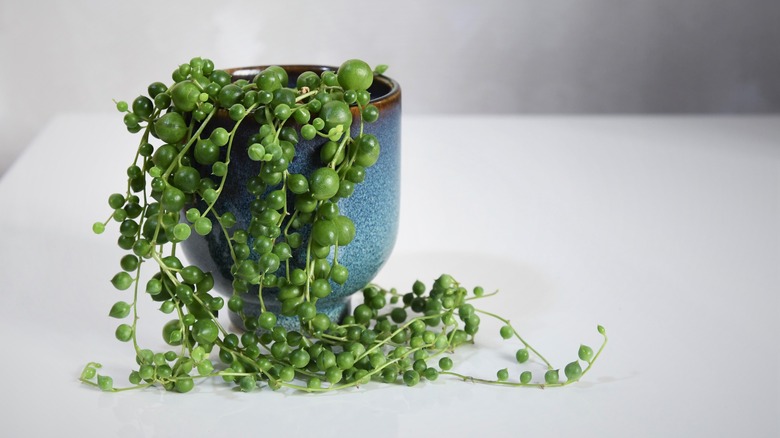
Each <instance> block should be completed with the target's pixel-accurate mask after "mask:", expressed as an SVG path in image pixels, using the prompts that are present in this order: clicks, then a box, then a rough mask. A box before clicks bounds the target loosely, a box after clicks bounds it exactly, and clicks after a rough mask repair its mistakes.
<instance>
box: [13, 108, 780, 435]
mask: <svg viewBox="0 0 780 438" xmlns="http://www.w3.org/2000/svg"><path fill="white" fill-rule="evenodd" d="M135 142H136V138H135V136H131V135H129V134H127V133H126V132H125V131H124V129H123V127H122V122H121V116H120V115H119V114H108V115H63V116H60V117H58V118H56V119H54V120H53V121H51V123H49V124H48V125H46V126H44V127H42V130H41V133H40V135H39V136H38V137H37V139H36V140H35V141H34V142H33V144H32V145H30V147H29V148H28V149H27V151H26V153H25V154H24V155H23V156H22V157H21V158H20V159H19V161H18V162H17V163H15V165H14V166H13V167H12V168H11V169H10V170H9V172H8V173H7V174H6V175H5V176H4V177H3V179H2V180H0V206H2V207H1V210H0V211H2V214H1V215H0V227H1V229H2V230H3V238H2V245H1V246H0V278H2V291H3V299H2V305H0V333H2V335H3V336H2V339H3V351H4V354H3V359H2V361H0V375H1V376H3V389H2V391H0V400H2V403H3V407H2V409H0V419H1V421H0V429H2V431H3V432H2V435H3V436H50V435H54V434H61V433H62V432H65V431H67V432H71V431H72V432H74V433H78V435H79V436H85V437H91V436H122V437H125V436H190V437H197V436H226V435H227V434H228V433H230V432H237V433H250V434H251V435H252V436H255V435H257V436H259V435H260V434H262V435H263V436H272V435H271V434H276V433H280V434H281V433H283V434H286V435H288V436H299V435H304V434H312V433H316V436H319V437H324V436H337V435H338V436H352V435H369V436H375V437H384V436H412V435H413V434H414V435H415V436H418V435H421V434H424V435H425V436H469V435H474V434H479V435H478V436H485V437H487V436H491V437H493V436H512V437H515V436H521V435H526V436H574V435H575V434H576V435H577V436H594V437H596V436H598V437H627V436H632V437H658V436H681V437H690V436H778V433H780V420H779V418H780V378H779V377H778V372H777V364H778V363H780V361H779V360H778V359H780V357H779V356H780V354H779V353H780V347H779V345H780V343H778V336H777V334H778V333H779V331H778V328H780V327H778V322H777V318H776V316H777V314H778V310H780V298H778V296H780V227H778V225H780V117H738V118H732V117H520V116H502V117H498V116H495V117H492V116H491V117H488V116H480V117H449V116H448V117H411V116H410V117H407V118H405V119H404V121H403V174H402V175H403V176H402V178H403V183H402V185H403V188H402V209H401V227H400V234H399V237H398V241H397V244H396V247H395V251H394V253H393V256H392V259H391V260H390V262H389V263H388V264H387V265H386V267H385V268H384V269H383V271H382V272H381V273H380V275H379V277H378V278H377V282H378V283H380V284H383V285H386V286H397V287H399V288H409V287H410V286H411V284H412V282H413V281H414V280H415V279H417V278H420V279H422V280H426V281H430V280H432V279H433V278H434V277H436V276H437V275H438V274H440V273H442V272H448V273H450V274H452V275H453V276H455V277H456V278H457V279H459V280H460V281H461V282H462V283H464V284H465V285H470V286H474V285H477V284H480V285H483V286H484V287H485V288H486V289H500V293H499V295H497V296H495V297H492V298H489V299H486V300H484V301H483V303H482V305H483V307H484V308H485V309H487V310H492V311H497V312H499V313H501V314H503V315H505V316H506V317H508V318H510V319H511V320H512V321H513V323H514V324H515V325H516V327H517V328H518V330H519V331H520V332H521V333H522V334H523V335H525V337H526V339H528V340H529V341H530V342H531V343H532V344H533V345H534V346H535V347H537V348H538V349H539V350H540V351H542V352H543V353H545V355H546V356H547V358H548V359H550V360H551V361H552V362H553V363H554V364H556V365H559V366H561V367H562V366H563V365H565V364H566V363H567V362H568V361H570V360H573V359H574V358H576V352H577V348H578V347H579V345H580V343H586V344H590V345H592V346H594V347H595V346H596V345H597V344H598V343H599V341H600V337H599V335H598V333H597V332H596V330H595V327H596V324H602V325H604V326H605V327H606V328H607V330H608V334H609V335H610V342H609V345H608V346H607V348H606V349H605V351H604V353H603V355H602V356H601V357H600V359H599V362H598V363H597V364H596V365H595V366H594V368H593V369H592V370H591V372H590V373H589V374H587V375H586V376H585V377H584V378H583V380H582V381H581V382H579V383H577V384H575V385H573V386H569V387H567V388H558V389H547V390H538V389H528V388H504V387H493V386H484V385H477V384H473V383H466V382H461V381H457V380H456V379H453V378H440V379H439V380H438V381H436V382H434V383H426V384H422V385H419V386H417V387H414V388H407V387H405V386H386V385H381V384H375V383H372V384H368V385H364V386H362V387H360V388H359V389H353V390H348V391H345V392H341V393H336V394H327V395H305V394H298V393H294V392H286V391H280V392H271V391H268V390H260V391H256V392H253V393H248V394H245V393H240V392H236V391H235V390H233V389H231V388H230V387H229V386H227V385H225V384H222V383H220V382H213V383H206V384H202V385H200V386H196V388H195V390H193V392H192V393H189V394H185V395H182V394H176V393H166V392H164V391H162V390H158V389H148V390H143V391H131V392H126V393H115V394H111V393H101V392H99V391H97V390H95V389H94V388H92V387H88V386H86V385H82V384H80V383H79V382H78V376H79V373H80V371H81V369H82V367H83V366H84V364H85V363H86V362H88V361H96V362H101V363H102V364H103V365H104V368H105V370H106V372H107V373H109V374H112V375H114V377H115V381H117V382H118V383H125V382H126V380H125V379H126V375H127V373H128V372H129V371H130V368H129V365H132V364H133V362H132V361H133V353H132V348H131V347H130V346H129V345H127V344H121V343H119V342H117V341H116V340H115V339H114V336H113V330H114V327H115V325H116V320H112V319H111V318H108V316H107V314H108V309H109V308H110V306H111V304H113V303H114V302H115V301H117V300H118V299H121V297H122V296H123V295H122V292H118V291H116V290H114V289H113V288H112V287H111V285H110V283H109V281H108V280H109V279H110V278H111V276H112V275H113V274H114V273H115V272H116V271H118V270H119V265H118V260H119V257H120V255H121V253H122V252H121V250H120V249H119V248H117V247H116V246H115V243H114V242H115V237H114V235H115V233H114V234H113V235H111V234H108V233H107V234H106V235H102V236H96V235H94V234H92V232H91V224H92V223H93V222H94V221H97V220H102V219H104V218H105V217H107V215H108V213H109V211H108V207H107V204H106V199H107V196H108V195H109V194H111V193H113V192H115V191H119V190H120V189H121V187H123V184H124V178H123V172H124V169H125V167H126V166H127V164H128V162H129V161H130V159H131V158H132V153H133V150H134V144H135ZM112 227H115V225H114V226H112ZM111 231H112V232H115V229H114V228H111ZM157 313H159V312H157ZM222 317H224V318H226V317H225V315H223V316H222ZM142 318H143V319H142V321H140V323H139V324H140V326H139V327H141V328H140V330H141V331H142V332H141V333H139V335H148V336H149V339H159V336H158V335H157V330H158V327H159V326H158V325H157V318H158V317H157V316H156V314H155V312H154V311H153V310H152V307H151V305H150V306H149V311H148V312H147V313H146V314H143V315H142ZM483 321H485V320H484V319H483ZM491 324H492V325H491ZM498 327H499V326H498V325H497V324H493V323H489V322H487V321H485V322H484V323H483V326H482V330H481V331H480V334H479V335H478V343H477V345H476V346H474V347H469V348H466V349H464V350H463V351H461V352H460V353H458V354H456V356H455V359H456V370H459V371H462V372H465V373H471V374H474V375H477V376H485V377H493V376H495V372H496V370H498V369H500V368H504V367H509V369H510V370H511V371H512V373H513V378H516V375H515V370H516V369H517V367H516V366H515V365H513V363H512V361H513V352H514V350H515V349H516V348H517V345H516V344H512V343H510V342H506V341H502V340H500V338H499V336H498V333H497V329H498ZM143 330H147V333H144V332H143ZM151 342H155V341H151ZM160 342H161V341H160ZM159 347H160V348H162V346H159ZM445 432H446V433H447V435H445V434H444V433H445ZM344 433H347V434H349V435H344Z"/></svg>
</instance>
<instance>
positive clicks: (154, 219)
mask: <svg viewBox="0 0 780 438" xmlns="http://www.w3.org/2000/svg"><path fill="white" fill-rule="evenodd" d="M385 68H386V66H378V67H377V68H376V69H373V70H372V69H371V68H370V67H369V66H368V65H367V64H366V63H365V62H363V61H361V60H349V61H346V62H344V63H343V64H342V65H341V66H340V68H339V69H338V71H337V72H334V71H324V72H321V73H317V72H313V71H309V72H306V73H303V74H301V75H300V76H299V77H298V78H297V80H296V84H295V86H294V87H292V86H288V73H287V72H286V71H285V70H284V69H283V68H281V67H278V66H273V67H268V68H266V69H264V70H263V71H261V72H260V73H259V74H258V75H257V76H256V77H255V78H254V80H252V81H248V80H237V81H233V78H232V76H231V75H230V74H229V73H228V72H226V71H224V70H217V69H215V66H214V64H213V62H212V61H210V60H208V59H201V58H194V59H192V60H191V61H190V62H189V63H186V64H183V65H181V66H179V67H178V68H177V69H176V70H175V71H174V72H173V75H172V79H173V83H172V84H170V85H166V84H164V83H162V82H155V83H153V84H151V85H149V87H148V95H142V96H139V97H138V98H136V99H135V100H134V101H133V102H132V104H130V105H128V104H127V103H126V102H123V101H120V102H116V107H117V109H118V110H119V111H120V112H122V113H123V114H124V124H125V126H126V127H127V130H128V131H129V132H131V133H137V134H140V142H139V145H138V148H137V150H136V151H135V155H134V157H133V160H132V163H131V165H130V166H129V167H128V168H127V186H126V188H125V189H124V190H123V191H122V192H121V193H115V194H112V195H111V196H110V197H109V198H108V205H109V206H110V208H111V213H110V215H109V217H108V218H107V219H106V220H105V221H102V222H97V223H95V224H94V225H93V231H94V232H95V233H97V234H101V233H103V232H104V230H105V228H106V226H107V225H108V224H109V223H111V222H112V221H113V222H115V223H118V224H119V225H118V228H119V237H118V241H117V244H118V245H119V247H120V248H121V249H122V250H123V251H124V252H125V254H124V255H123V256H122V257H121V259H120V261H119V265H120V267H121V271H119V272H118V273H117V274H116V275H114V276H113V278H112V279H111V283H112V284H113V286H114V287H115V288H116V289H118V290H120V291H126V293H127V294H128V295H127V298H125V300H121V301H117V302H116V303H115V304H114V305H113V306H112V307H111V309H110V311H109V316H110V317H112V318H116V319H118V320H120V321H123V322H121V323H119V324H118V326H117V327H116V331H115V336H116V338H117V339H118V340H119V341H122V342H126V343H129V344H131V345H132V348H133V350H134V354H135V361H136V367H135V368H134V369H133V370H132V371H131V372H130V375H129V385H128V386H124V387H117V386H115V385H114V381H113V379H112V378H111V377H110V376H107V375H103V374H100V372H99V371H100V369H101V365H100V364H99V363H95V362H90V363H88V364H87V365H86V366H85V367H84V369H83V372H82V374H81V377H80V381H81V382H83V383H85V384H88V385H92V386H95V387H97V388H100V389H101V390H104V391H123V390H128V389H138V388H146V387H151V386H158V387H162V388H165V389H166V390H171V391H178V392H182V393H184V392H188V391H190V390H192V389H193V387H194V385H195V383H196V381H200V380H203V379H209V378H219V379H224V381H225V382H227V384H231V385H236V386H237V387H238V388H240V389H241V390H242V391H253V390H257V389H259V388H270V389H272V390H278V389H280V388H291V389H294V390H300V391H304V392H323V391H334V390H339V389H345V388H350V387H356V386H358V385H363V384H367V383H369V382H384V383H390V384H394V383H396V384H397V383H403V384H406V385H408V386H414V385H417V384H419V383H420V382H422V381H425V380H429V381H433V380H436V379H437V378H438V377H439V376H441V375H447V376H454V377H456V378H458V379H465V380H469V381H473V382H481V383H487V384H497V385H505V386H520V387H537V388H541V387H555V386H565V385H569V384H571V383H573V382H576V381H578V380H579V379H580V378H581V377H582V376H583V375H585V374H586V373H587V372H588V370H590V369H591V367H592V366H593V364H594V362H595V361H596V359H597V358H598V356H599V354H600V353H601V351H602V350H603V348H604V346H605V345H606V342H607V337H606V333H605V330H604V328H603V327H601V326H598V332H599V333H600V334H601V335H602V337H603V340H602V343H601V346H600V347H599V348H598V350H597V351H595V352H594V350H593V349H592V348H590V347H588V346H586V345H581V346H580V347H579V351H578V359H577V360H574V361H572V362H569V363H568V364H567V365H565V367H564V368H563V376H561V373H560V369H559V368H556V367H554V366H553V365H552V364H551V363H550V362H548V361H547V359H545V358H544V356H542V355H541V354H539V352H538V351H537V350H536V349H534V348H533V347H532V346H531V345H529V344H528V342H526V340H525V339H523V337H521V336H520V334H519V333H518V332H517V331H516V330H515V328H514V327H513V326H512V325H511V324H510V323H509V321H508V320H507V319H505V318H503V317H501V316H499V315H496V314H493V313H490V312H487V311H484V310H480V309H479V308H477V307H475V304H476V303H477V302H478V301H480V300H482V299H484V298H486V297H488V296H490V295H492V294H485V292H484V290H483V289H482V288H481V287H474V288H473V289H471V290H468V289H467V288H466V287H464V286H463V285H461V284H460V283H458V281H456V280H455V279H454V278H453V277H452V276H450V275H447V274H444V275H441V276H440V277H438V278H437V279H435V281H433V283H432V284H431V285H430V288H428V287H426V285H425V284H424V283H422V282H420V281H416V282H415V283H414V284H413V285H412V286H411V288H410V289H409V290H407V291H406V292H399V291H398V290H396V289H383V288H381V287H378V286H376V285H368V286H366V287H365V288H364V289H363V290H362V298H363V302H362V304H359V305H357V306H356V307H355V308H354V309H353V310H352V312H351V314H349V315H348V316H346V317H345V318H344V319H343V320H342V321H331V319H330V318H329V317H328V316H326V315H324V314H322V313H318V311H317V307H316V302H317V300H319V299H323V298H326V297H328V296H329V294H330V293H331V289H332V284H343V283H344V282H345V281H346V279H347V277H348V275H349V271H348V267H347V266H344V265H342V264H340V263H338V261H337V260H332V262H329V261H328V259H327V256H328V255H329V254H331V250H335V252H336V253H337V251H338V248H339V247H343V246H346V245H348V244H349V243H350V242H351V241H352V239H353V238H354V237H355V226H354V223H353V222H352V220H351V219H350V218H349V217H347V216H345V215H343V214H341V213H340V211H339V208H338V200H339V199H343V198H348V197H349V196H351V194H352V192H353V191H354V187H355V186H356V185H358V184H360V183H361V182H363V180H364V179H365V176H366V169H367V168H369V167H370V166H372V165H373V164H374V163H375V162H376V161H377V158H378V156H379V151H380V147H379V144H378V141H377V139H376V137H374V136H373V135H370V134H366V133H364V131H363V126H364V123H373V122H375V121H376V120H377V119H378V118H379V112H378V110H377V107H376V106H374V105H372V104H371V103H370V99H371V96H370V93H369V92H368V89H369V86H370V85H371V83H372V80H373V77H374V75H375V74H381V73H382V72H383V71H384V69H385ZM350 106H357V108H358V110H359V114H360V117H359V118H358V119H357V120H353V117H352V113H351V112H350ZM217 111H227V112H228V114H229V116H230V119H232V121H233V122H234V127H233V129H231V130H228V129H225V128H222V127H219V128H216V129H207V128H208V127H209V124H210V122H211V121H212V119H213V118H214V116H215V114H216V113H217ZM247 118H254V120H256V121H257V122H258V123H260V128H259V130H258V132H257V133H256V135H253V136H252V137H251V138H250V140H249V142H248V143H247V144H238V141H236V136H235V134H236V129H237V128H238V126H239V125H240V124H241V123H242V121H244V120H245V119H247ZM354 123H358V124H359V129H358V130H357V132H358V135H356V136H354V137H352V136H351V135H350V132H351V128H352V125H353V124H354ZM211 128H213V127H211ZM205 132H210V133H209V134H208V135H205V134H204V133H205ZM318 137H319V138H322V139H323V140H325V143H324V145H323V146H322V150H321V152H320V158H321V166H320V167H319V168H317V169H316V170H315V171H314V172H312V173H311V174H310V175H302V174H296V173H293V172H291V171H290V170H289V164H290V163H291V162H293V160H295V158H296V148H295V145H296V143H297V142H298V139H299V138H303V139H305V140H311V139H314V138H318ZM236 148H240V150H242V151H245V152H244V153H246V154H248V156H249V158H250V159H251V160H253V161H256V162H257V163H258V167H257V169H258V173H257V176H256V177H254V178H252V179H250V180H249V181H248V182H247V186H246V190H248V191H249V192H250V193H251V194H252V195H253V196H255V197H256V199H257V205H256V208H253V209H252V221H251V223H250V225H249V226H248V227H246V229H242V228H240V227H238V226H236V218H235V215H234V213H233V212H231V211H217V208H216V207H215V205H216V201H217V200H218V199H219V197H220V196H221V195H222V189H223V186H224V184H225V181H226V179H227V178H228V176H229V175H230V173H231V163H230V160H229V157H230V153H231V150H233V149H236ZM225 157H228V158H225ZM204 168H205V169H208V172H203V171H202V169H204ZM289 200H294V201H292V202H290V201H289ZM191 205H196V206H199V207H190V208H188V209H186V211H185V213H184V214H183V215H182V214H181V212H182V211H183V210H184V209H185V207H186V206H191ZM215 227H218V230H219V231H220V232H221V233H223V234H224V236H225V237H226V239H227V240H228V243H229V245H230V253H231V258H232V261H233V268H232V270H231V273H232V274H233V277H234V280H233V295H232V296H231V297H230V298H229V299H228V300H227V303H225V300H224V299H223V298H222V297H221V296H219V295H217V294H215V293H214V291H213V288H214V277H213V275H212V273H211V272H204V269H202V268H201V267H199V266H195V265H185V264H184V263H183V261H182V259H181V258H179V257H178V256H177V255H176V249H177V244H179V243H180V242H183V241H185V240H187V239H188V238H190V236H191V234H192V232H193V231H194V232H195V233H197V234H199V235H206V234H209V233H210V232H211V231H212V229H214V228H215ZM304 229H309V230H310V232H309V233H308V239H307V240H304V238H303V237H302V236H303V235H304V234H303V233H302V232H301V231H302V230H304ZM300 248H304V249H305V250H306V258H305V263H303V265H302V266H296V264H295V263H293V262H292V258H293V257H292V254H293V252H294V251H296V250H297V249H300ZM144 269H149V270H150V271H146V272H152V273H153V274H152V275H151V278H149V279H148V280H146V277H142V270H144ZM253 287H257V289H258V291H259V292H258V299H259V300H260V303H261V306H262V311H261V312H260V314H259V315H256V316H248V315H246V314H244V312H243V305H244V303H243V298H242V294H244V293H246V292H247V291H249V290H251V289H252V288H253ZM263 288H277V289H278V291H279V299H280V300H281V301H282V314H284V315H287V316H297V318H298V320H299V321H300V327H301V329H300V330H288V329H285V328H284V327H282V326H281V325H280V324H277V317H276V315H275V314H274V313H271V312H270V311H268V310H266V309H265V306H264V304H263V296H262V290H263ZM145 299H151V300H154V301H156V302H159V304H160V308H159V310H160V312H162V313H164V314H167V315H170V316H171V320H170V322H168V323H167V324H165V325H164V326H163V327H162V329H161V332H162V341H164V342H165V345H167V346H165V347H164V348H163V349H162V350H160V349H159V345H155V347H156V349H153V348H146V347H145V346H142V345H140V344H139V340H138V338H137V336H136V334H137V327H138V326H137V325H138V322H139V316H140V315H139V300H145ZM225 304H227V307H228V309H229V310H230V311H232V312H236V313H238V314H240V315H241V316H242V318H243V322H244V325H245V327H246V328H247V331H245V332H243V333H233V332H231V331H229V330H228V329H227V328H226V327H224V326H223V325H222V324H221V323H220V321H219V319H218V313H219V312H221V311H224V307H225ZM482 317H488V318H495V319H496V320H498V321H500V322H501V324H502V326H501V329H500V333H499V334H500V336H501V337H502V338H504V339H507V340H514V341H516V342H518V346H519V348H518V349H517V353H516V362H517V363H518V364H525V366H524V367H523V368H530V367H529V364H530V363H531V362H533V360H530V359H531V358H532V357H535V358H536V360H537V362H538V361H540V362H541V363H542V364H543V368H544V372H543V373H541V374H543V375H541V376H539V375H537V376H534V374H533V373H532V371H530V370H529V369H525V370H523V371H522V372H519V373H514V372H513V373H510V371H509V367H506V368H502V369H500V370H498V372H497V373H496V376H495V378H494V379H490V378H477V377H472V376H466V375H463V374H459V373H457V372H455V371H453V360H452V357H453V355H452V354H451V353H452V352H453V351H454V350H455V349H456V348H457V347H458V346H461V345H464V344H467V343H473V342H474V341H475V339H476V335H477V333H478V331H479V327H480V318H482ZM159 344H160V345H163V344H162V342H160V343H159ZM537 365H539V364H538V363H537ZM512 376H514V377H512Z"/></svg>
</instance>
